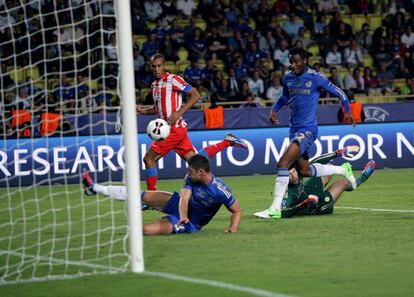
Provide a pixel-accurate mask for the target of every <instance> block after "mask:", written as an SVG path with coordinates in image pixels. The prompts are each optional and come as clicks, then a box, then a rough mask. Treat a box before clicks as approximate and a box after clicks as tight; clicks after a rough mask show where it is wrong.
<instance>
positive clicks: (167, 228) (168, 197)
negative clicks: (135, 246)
mask: <svg viewBox="0 0 414 297" xmlns="http://www.w3.org/2000/svg"><path fill="white" fill-rule="evenodd" d="M82 180H83V184H84V185H85V194H86V195H95V194H96V193H99V194H104V195H106V196H109V197H111V198H113V199H116V200H126V198H127V192H126V187H125V186H103V185H99V184H96V183H94V182H93V180H92V178H91V177H90V176H89V174H88V173H87V172H86V173H84V174H83V175H82ZM141 201H142V202H143V203H144V204H145V205H146V206H148V207H149V208H153V209H155V210H158V211H160V212H163V213H165V214H166V215H167V216H165V217H163V218H162V219H160V220H157V221H155V222H152V223H149V224H145V225H144V234H145V235H167V234H178V233H194V232H198V231H200V230H201V228H202V227H203V226H205V225H207V224H208V223H209V222H210V221H211V219H212V218H213V217H214V216H215V214H216V213H217V212H218V210H219V209H220V207H221V206H222V205H224V206H225V207H226V208H227V209H228V210H229V211H230V212H231V219H230V227H229V228H228V229H227V230H225V231H226V232H227V233H236V232H238V228H239V224H240V220H241V208H240V205H239V202H238V201H237V200H236V198H234V196H233V194H232V192H231V190H230V188H229V187H228V186H227V185H226V184H225V183H224V182H223V181H222V180H221V179H219V178H217V177H215V176H214V175H213V174H212V173H211V170H210V162H209V160H208V158H207V157H205V156H203V155H201V154H196V155H194V156H192V157H191V158H190V159H189V160H188V168H187V176H186V177H185V182H184V186H183V187H182V189H181V191H180V193H177V192H174V193H169V192H163V191H143V192H141Z"/></svg>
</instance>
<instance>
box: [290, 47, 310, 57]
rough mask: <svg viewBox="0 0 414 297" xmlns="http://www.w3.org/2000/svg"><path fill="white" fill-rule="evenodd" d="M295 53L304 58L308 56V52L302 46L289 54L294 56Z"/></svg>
mask: <svg viewBox="0 0 414 297" xmlns="http://www.w3.org/2000/svg"><path fill="white" fill-rule="evenodd" d="M294 55H299V56H300V57H301V58H302V59H307V58H308V53H307V52H306V51H305V50H304V49H303V48H300V47H295V48H293V49H291V50H290V51H289V56H291V57H293V56H294Z"/></svg>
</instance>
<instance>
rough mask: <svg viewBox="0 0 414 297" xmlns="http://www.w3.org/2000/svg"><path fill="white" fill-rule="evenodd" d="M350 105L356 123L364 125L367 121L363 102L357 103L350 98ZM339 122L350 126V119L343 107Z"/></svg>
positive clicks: (339, 111)
mask: <svg viewBox="0 0 414 297" xmlns="http://www.w3.org/2000/svg"><path fill="white" fill-rule="evenodd" d="M349 103H350V104H349V105H350V108H351V114H352V116H353V117H354V120H355V123H362V122H363V121H364V120H365V113H364V108H363V107H362V103H361V102H356V101H355V98H349ZM338 122H339V123H344V124H348V123H349V119H348V116H347V114H346V112H345V109H344V108H343V107H342V106H341V107H340V109H339V110H338Z"/></svg>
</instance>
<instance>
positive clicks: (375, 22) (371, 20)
mask: <svg viewBox="0 0 414 297" xmlns="http://www.w3.org/2000/svg"><path fill="white" fill-rule="evenodd" d="M368 24H369V28H370V29H371V30H375V29H377V28H379V27H381V26H382V16H381V15H379V14H369V15H368Z"/></svg>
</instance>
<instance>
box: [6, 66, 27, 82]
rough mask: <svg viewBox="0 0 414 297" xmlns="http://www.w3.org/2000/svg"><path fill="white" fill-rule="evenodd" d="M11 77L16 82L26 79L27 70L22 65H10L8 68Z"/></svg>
mask: <svg viewBox="0 0 414 297" xmlns="http://www.w3.org/2000/svg"><path fill="white" fill-rule="evenodd" d="M7 72H8V73H9V76H10V78H11V79H12V80H13V81H14V82H15V83H18V82H21V81H25V80H26V70H25V69H22V68H21V67H10V68H7Z"/></svg>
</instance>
